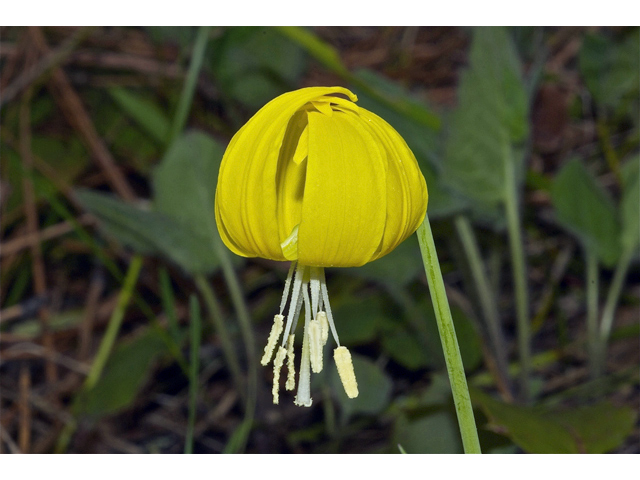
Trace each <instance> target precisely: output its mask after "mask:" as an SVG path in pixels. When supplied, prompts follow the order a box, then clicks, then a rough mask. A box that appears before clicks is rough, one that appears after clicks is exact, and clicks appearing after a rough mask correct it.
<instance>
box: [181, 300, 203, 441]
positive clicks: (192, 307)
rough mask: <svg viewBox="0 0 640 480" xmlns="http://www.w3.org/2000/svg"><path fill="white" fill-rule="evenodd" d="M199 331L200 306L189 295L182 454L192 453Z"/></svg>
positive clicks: (200, 324) (196, 395)
mask: <svg viewBox="0 0 640 480" xmlns="http://www.w3.org/2000/svg"><path fill="white" fill-rule="evenodd" d="M201 329H202V321H201V318H200V304H199V303H198V299H197V298H196V296H195V295H191V298H189V332H190V340H191V349H190V358H189V419H188V422H187V435H186V437H187V438H186V440H185V443H184V453H193V431H194V426H195V423H196V406H197V401H198V370H199V358H198V351H199V350H200V341H201V335H202V330H201Z"/></svg>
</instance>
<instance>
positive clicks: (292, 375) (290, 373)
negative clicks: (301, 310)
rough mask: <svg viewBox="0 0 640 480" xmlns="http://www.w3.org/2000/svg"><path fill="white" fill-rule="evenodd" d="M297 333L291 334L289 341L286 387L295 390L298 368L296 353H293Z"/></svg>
mask: <svg viewBox="0 0 640 480" xmlns="http://www.w3.org/2000/svg"><path fill="white" fill-rule="evenodd" d="M294 338H295V335H293V334H292V335H289V342H288V343H287V383H286V385H285V388H286V389H287V390H293V389H294V388H296V369H295V365H294V363H293V360H294V359H295V353H293V339H294Z"/></svg>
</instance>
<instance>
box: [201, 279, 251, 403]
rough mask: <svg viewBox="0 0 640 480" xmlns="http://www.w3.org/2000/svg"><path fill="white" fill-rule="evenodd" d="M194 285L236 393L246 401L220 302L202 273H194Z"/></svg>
mask: <svg viewBox="0 0 640 480" xmlns="http://www.w3.org/2000/svg"><path fill="white" fill-rule="evenodd" d="M195 283H196V287H198V290H199V291H200V294H201V295H202V298H203V299H204V303H205V304H206V305H207V310H209V315H210V316H211V321H212V322H213V327H214V328H215V330H216V333H217V334H218V337H219V338H220V343H221V344H222V353H223V354H224V358H225V360H226V362H227V365H228V367H229V371H230V373H231V378H233V383H234V384H235V386H236V389H237V390H238V394H239V395H240V398H242V400H243V401H244V402H245V404H246V402H247V397H246V393H245V388H244V382H243V380H242V371H241V370H240V362H239V361H238V356H237V355H236V351H235V349H234V348H233V342H232V341H231V336H230V335H229V330H228V329H227V326H226V325H225V323H224V317H223V315H222V309H221V308H220V302H218V299H217V298H216V295H215V293H214V291H213V289H212V288H211V286H210V285H209V282H208V281H207V279H206V278H205V277H204V275H202V274H200V275H196V276H195Z"/></svg>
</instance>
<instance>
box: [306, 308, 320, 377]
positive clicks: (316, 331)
mask: <svg viewBox="0 0 640 480" xmlns="http://www.w3.org/2000/svg"><path fill="white" fill-rule="evenodd" d="M309 354H310V355H311V371H312V372H313V373H320V372H321V371H322V327H321V326H320V322H319V321H318V320H311V321H310V322H309Z"/></svg>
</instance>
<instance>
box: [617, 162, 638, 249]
mask: <svg viewBox="0 0 640 480" xmlns="http://www.w3.org/2000/svg"><path fill="white" fill-rule="evenodd" d="M620 210H621V211H620V219H621V223H622V234H621V237H620V242H621V243H622V249H623V250H627V249H633V248H637V247H638V244H640V157H639V156H635V157H634V158H632V159H631V160H628V161H627V163H625V164H624V166H623V167H622V200H621V203H620Z"/></svg>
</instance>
